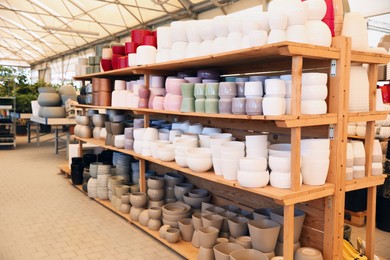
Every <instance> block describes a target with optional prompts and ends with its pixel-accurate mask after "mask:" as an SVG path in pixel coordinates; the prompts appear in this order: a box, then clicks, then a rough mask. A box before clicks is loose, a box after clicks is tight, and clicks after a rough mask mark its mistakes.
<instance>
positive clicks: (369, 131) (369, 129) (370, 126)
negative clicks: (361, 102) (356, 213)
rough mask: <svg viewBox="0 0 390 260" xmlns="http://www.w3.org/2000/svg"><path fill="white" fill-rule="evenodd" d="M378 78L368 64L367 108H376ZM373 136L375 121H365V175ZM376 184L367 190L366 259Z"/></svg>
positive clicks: (372, 227) (369, 250) (372, 232)
mask: <svg viewBox="0 0 390 260" xmlns="http://www.w3.org/2000/svg"><path fill="white" fill-rule="evenodd" d="M377 79H378V64H369V66H368V80H369V83H370V88H369V95H368V97H369V109H370V111H375V110H376V86H377ZM374 138H375V121H370V122H367V126H366V139H365V142H364V145H365V150H366V176H371V170H372V151H373V146H374ZM376 191H377V188H376V186H374V187H370V188H368V190H367V222H366V251H367V252H366V255H367V257H368V259H374V253H375V216H376Z"/></svg>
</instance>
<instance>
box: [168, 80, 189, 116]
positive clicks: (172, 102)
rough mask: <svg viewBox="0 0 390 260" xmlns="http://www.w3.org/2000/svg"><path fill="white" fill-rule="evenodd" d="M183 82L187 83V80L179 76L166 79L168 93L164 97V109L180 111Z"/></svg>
mask: <svg viewBox="0 0 390 260" xmlns="http://www.w3.org/2000/svg"><path fill="white" fill-rule="evenodd" d="M181 83H187V81H186V80H185V79H182V78H177V77H168V78H167V79H166V81H165V90H166V92H167V94H166V95H165V97H164V110H168V111H180V108H181V102H182V95H181V87H180V84H181Z"/></svg>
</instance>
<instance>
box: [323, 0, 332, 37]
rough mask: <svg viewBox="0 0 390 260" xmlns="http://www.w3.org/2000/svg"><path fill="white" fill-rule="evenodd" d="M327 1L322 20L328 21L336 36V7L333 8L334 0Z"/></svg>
mask: <svg viewBox="0 0 390 260" xmlns="http://www.w3.org/2000/svg"><path fill="white" fill-rule="evenodd" d="M325 2H326V14H325V17H324V19H322V21H323V22H324V23H326V24H327V25H328V27H329V29H330V31H331V32H332V37H334V36H335V35H334V9H333V1H332V0H325Z"/></svg>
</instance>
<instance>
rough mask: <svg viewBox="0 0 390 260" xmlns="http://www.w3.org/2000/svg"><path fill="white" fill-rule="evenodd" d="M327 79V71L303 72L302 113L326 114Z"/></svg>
mask: <svg viewBox="0 0 390 260" xmlns="http://www.w3.org/2000/svg"><path fill="white" fill-rule="evenodd" d="M327 81H328V74H326V73H302V90H301V93H302V96H301V100H302V101H301V114H311V115H319V114H326V111H327V104H326V101H325V99H326V97H327V96H328V87H327V85H326V84H327Z"/></svg>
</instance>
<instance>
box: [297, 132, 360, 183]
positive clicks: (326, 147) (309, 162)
mask: <svg viewBox="0 0 390 260" xmlns="http://www.w3.org/2000/svg"><path fill="white" fill-rule="evenodd" d="M329 154H330V140H329V139H303V140H301V158H302V165H301V172H302V181H303V183H304V184H306V185H323V184H325V182H326V177H327V176H328V169H329ZM314 172H315V173H314ZM364 175H365V174H364V170H363V176H364Z"/></svg>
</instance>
